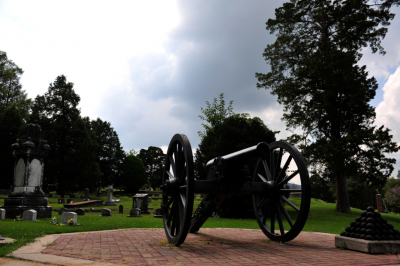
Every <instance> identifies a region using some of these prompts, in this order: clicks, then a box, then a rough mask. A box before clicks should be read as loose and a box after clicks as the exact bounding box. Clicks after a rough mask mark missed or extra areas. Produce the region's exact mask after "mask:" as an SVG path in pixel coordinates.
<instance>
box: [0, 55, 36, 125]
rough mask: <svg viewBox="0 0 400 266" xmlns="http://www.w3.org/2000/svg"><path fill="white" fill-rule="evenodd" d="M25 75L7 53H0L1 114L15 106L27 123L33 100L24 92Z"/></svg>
mask: <svg viewBox="0 0 400 266" xmlns="http://www.w3.org/2000/svg"><path fill="white" fill-rule="evenodd" d="M23 73H24V71H23V70H22V68H20V67H18V66H17V65H16V64H15V63H14V62H13V61H11V60H9V59H8V57H7V53H6V52H3V51H0V113H2V112H4V111H5V109H7V108H9V107H11V106H15V107H16V108H17V110H18V111H19V112H20V115H21V118H22V119H24V121H26V119H27V118H28V116H29V111H30V108H31V103H32V100H31V99H28V96H27V94H26V92H25V91H24V90H22V85H21V84H20V78H21V75H22V74H23Z"/></svg>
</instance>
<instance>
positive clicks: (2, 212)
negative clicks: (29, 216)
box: [0, 209, 6, 221]
mask: <svg viewBox="0 0 400 266" xmlns="http://www.w3.org/2000/svg"><path fill="white" fill-rule="evenodd" d="M5 218H6V210H5V209H0V221H2V220H4V219H5Z"/></svg>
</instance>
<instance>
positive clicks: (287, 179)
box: [278, 170, 299, 187]
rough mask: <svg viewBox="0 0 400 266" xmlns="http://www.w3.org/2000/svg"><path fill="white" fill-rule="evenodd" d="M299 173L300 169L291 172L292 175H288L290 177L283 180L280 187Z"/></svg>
mask: <svg viewBox="0 0 400 266" xmlns="http://www.w3.org/2000/svg"><path fill="white" fill-rule="evenodd" d="M298 173H299V170H296V171H295V172H294V173H293V174H291V175H290V176H288V178H286V179H285V180H282V181H281V182H280V183H279V184H278V187H281V186H282V185H283V184H287V183H288V182H289V181H290V180H291V179H292V178H293V177H295V175H297V174H298Z"/></svg>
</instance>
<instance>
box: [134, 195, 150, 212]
mask: <svg viewBox="0 0 400 266" xmlns="http://www.w3.org/2000/svg"><path fill="white" fill-rule="evenodd" d="M132 198H133V205H132V209H135V208H137V209H140V210H141V213H142V214H150V212H149V211H148V205H149V203H148V199H149V197H148V194H136V195H135V196H133V197H132Z"/></svg>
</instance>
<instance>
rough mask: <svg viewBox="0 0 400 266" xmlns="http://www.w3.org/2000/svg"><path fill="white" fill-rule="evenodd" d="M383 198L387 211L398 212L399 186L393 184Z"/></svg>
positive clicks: (399, 200) (399, 210)
mask: <svg viewBox="0 0 400 266" xmlns="http://www.w3.org/2000/svg"><path fill="white" fill-rule="evenodd" d="M385 198H386V201H387V207H388V209H389V211H392V212H395V213H399V212H400V186H395V187H393V188H391V189H389V190H388V191H387V192H386V194H385Z"/></svg>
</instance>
